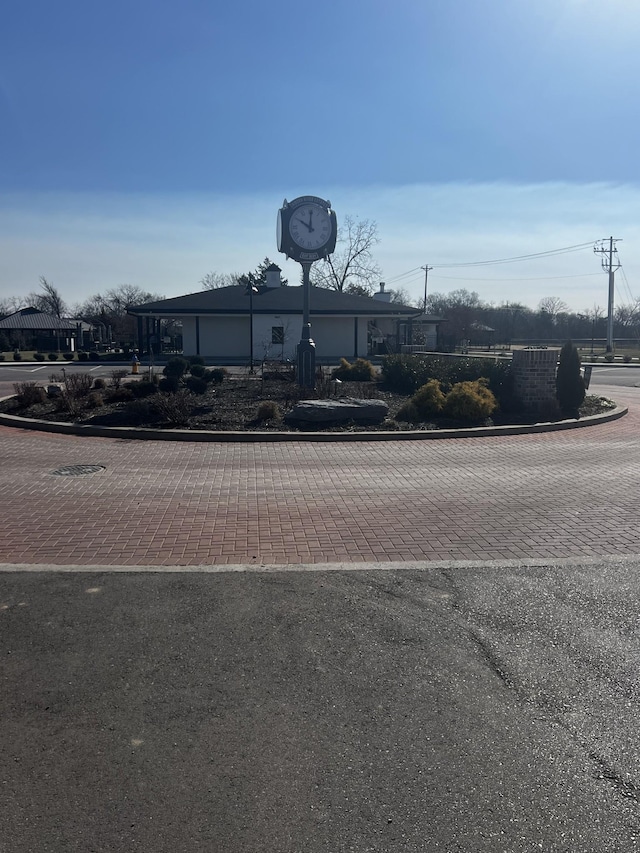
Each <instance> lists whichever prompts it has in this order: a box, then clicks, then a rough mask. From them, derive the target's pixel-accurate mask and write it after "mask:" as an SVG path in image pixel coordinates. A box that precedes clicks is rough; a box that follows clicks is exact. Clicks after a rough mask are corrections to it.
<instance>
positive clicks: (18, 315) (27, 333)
mask: <svg viewBox="0 0 640 853" xmlns="http://www.w3.org/2000/svg"><path fill="white" fill-rule="evenodd" d="M92 330H93V327H92V326H91V324H90V323H85V322H83V321H82V320H74V319H68V318H64V317H56V316H55V314H47V313H45V312H44V311H39V310H38V309H37V308H22V309H20V311H14V312H13V313H12V314H8V315H7V316H6V317H4V318H3V319H2V320H0V334H3V335H4V336H5V337H6V338H7V339H8V341H9V344H10V345H11V346H12V347H17V348H18V349H35V350H44V351H45V352H48V351H57V352H74V351H75V350H76V349H82V347H83V346H84V345H85V338H86V339H88V340H89V341H90V340H91V338H92V334H91V332H92Z"/></svg>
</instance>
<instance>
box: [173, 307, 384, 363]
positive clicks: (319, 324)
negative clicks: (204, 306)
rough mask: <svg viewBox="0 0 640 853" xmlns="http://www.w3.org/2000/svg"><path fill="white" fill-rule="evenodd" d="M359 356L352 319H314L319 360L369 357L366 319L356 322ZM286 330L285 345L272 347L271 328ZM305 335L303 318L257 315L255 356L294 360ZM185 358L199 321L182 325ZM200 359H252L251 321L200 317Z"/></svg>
mask: <svg viewBox="0 0 640 853" xmlns="http://www.w3.org/2000/svg"><path fill="white" fill-rule="evenodd" d="M357 324H358V334H357V352H355V353H354V346H355V323H354V318H353V317H314V316H313V315H312V316H311V337H312V338H313V340H314V342H315V344H316V355H317V356H319V357H320V358H334V357H335V358H341V357H344V358H353V357H354V356H362V357H366V355H367V318H366V317H359V318H358V319H357ZM274 326H282V327H284V345H281V344H273V343H272V342H271V338H272V328H273V327H274ZM301 334H302V315H301V314H297V315H296V314H282V315H279V314H273V315H266V314H254V317H253V356H254V358H255V360H256V361H260V360H261V359H263V358H272V359H280V358H284V359H286V358H289V359H295V356H296V347H297V346H298V343H299V341H300V337H301ZM182 335H183V350H184V354H185V355H195V354H196V353H197V352H198V350H197V336H196V318H195V317H184V319H183V325H182ZM199 354H200V355H202V356H204V357H206V358H213V359H215V358H240V359H248V358H249V317H248V316H247V317H234V316H229V317H219V316H218V317H207V316H204V317H200V352H199Z"/></svg>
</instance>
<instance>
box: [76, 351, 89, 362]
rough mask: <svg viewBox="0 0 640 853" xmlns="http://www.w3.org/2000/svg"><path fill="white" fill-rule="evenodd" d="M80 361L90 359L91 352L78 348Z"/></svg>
mask: <svg viewBox="0 0 640 853" xmlns="http://www.w3.org/2000/svg"><path fill="white" fill-rule="evenodd" d="M78 361H89V353H88V352H85V351H84V350H82V349H79V350H78Z"/></svg>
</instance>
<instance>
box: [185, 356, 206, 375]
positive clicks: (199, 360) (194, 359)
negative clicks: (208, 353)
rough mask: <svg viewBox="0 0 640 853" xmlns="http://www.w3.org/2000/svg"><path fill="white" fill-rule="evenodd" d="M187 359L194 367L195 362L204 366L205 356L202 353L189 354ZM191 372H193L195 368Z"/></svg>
mask: <svg viewBox="0 0 640 853" xmlns="http://www.w3.org/2000/svg"><path fill="white" fill-rule="evenodd" d="M187 361H188V362H189V364H190V365H191V366H192V367H193V365H194V364H197V365H199V366H200V367H204V358H203V357H202V356H201V355H188V356H187ZM191 372H192V373H193V370H192V371H191Z"/></svg>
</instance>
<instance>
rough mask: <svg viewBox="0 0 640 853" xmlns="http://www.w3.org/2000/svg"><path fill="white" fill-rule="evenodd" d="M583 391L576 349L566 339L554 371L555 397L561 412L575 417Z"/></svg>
mask: <svg viewBox="0 0 640 853" xmlns="http://www.w3.org/2000/svg"><path fill="white" fill-rule="evenodd" d="M585 393H586V391H585V387H584V379H583V378H582V376H581V375H580V356H579V354H578V350H577V349H576V348H575V346H574V345H573V344H572V343H571V341H567V342H566V344H564V346H563V347H562V349H561V350H560V359H559V362H558V371H557V373H556V397H557V398H558V404H559V406H560V409H561V411H562V413H563V414H565V415H569V416H570V417H577V416H578V409H579V408H580V406H581V405H582V401H583V400H584V396H585Z"/></svg>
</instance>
